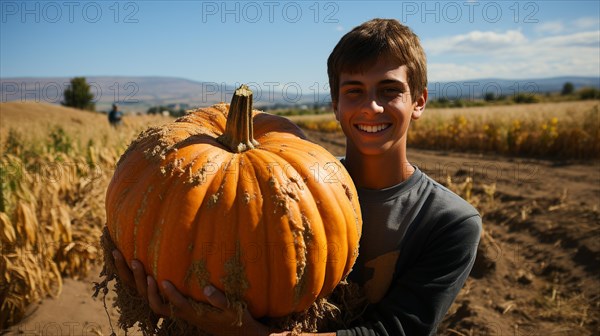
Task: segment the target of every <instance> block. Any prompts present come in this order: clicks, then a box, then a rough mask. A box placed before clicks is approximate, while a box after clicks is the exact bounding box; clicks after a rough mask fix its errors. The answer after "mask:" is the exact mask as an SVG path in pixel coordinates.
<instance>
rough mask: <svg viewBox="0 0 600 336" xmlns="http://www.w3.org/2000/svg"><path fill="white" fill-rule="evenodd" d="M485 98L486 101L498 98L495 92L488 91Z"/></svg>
mask: <svg viewBox="0 0 600 336" xmlns="http://www.w3.org/2000/svg"><path fill="white" fill-rule="evenodd" d="M483 99H484V100H485V101H486V102H491V101H494V100H496V94H495V93H493V92H486V93H485V96H483Z"/></svg>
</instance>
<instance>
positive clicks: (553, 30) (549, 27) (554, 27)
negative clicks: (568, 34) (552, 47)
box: [535, 21, 565, 34]
mask: <svg viewBox="0 0 600 336" xmlns="http://www.w3.org/2000/svg"><path fill="white" fill-rule="evenodd" d="M564 30H565V26H564V24H563V23H562V22H561V21H550V22H546V23H542V24H540V25H537V26H536V27H535V31H536V32H538V33H541V34H558V33H561V32H563V31H564Z"/></svg>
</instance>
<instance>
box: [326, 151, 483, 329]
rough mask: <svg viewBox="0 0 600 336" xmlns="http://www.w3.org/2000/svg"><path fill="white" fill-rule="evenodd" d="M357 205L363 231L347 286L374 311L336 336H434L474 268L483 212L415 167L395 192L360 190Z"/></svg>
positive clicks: (391, 188) (369, 311)
mask: <svg viewBox="0 0 600 336" xmlns="http://www.w3.org/2000/svg"><path fill="white" fill-rule="evenodd" d="M342 162H343V161H342ZM358 198H359V202H360V205H361V212H362V216H363V231H362V236H361V240H360V249H359V256H358V259H357V261H356V263H355V265H354V268H353V270H352V272H351V273H350V275H349V280H350V281H354V282H357V283H358V284H360V285H361V286H363V288H364V289H365V291H366V294H367V298H368V299H369V301H370V302H371V304H370V305H369V307H368V309H367V311H366V313H365V314H364V316H363V318H362V319H361V321H359V324H358V325H357V326H356V327H354V328H353V329H349V330H345V331H341V330H340V331H338V332H337V334H338V335H431V334H434V333H435V331H436V328H437V325H438V324H439V323H440V322H441V320H442V319H443V317H444V315H445V314H446V312H447V310H448V308H449V307H450V305H451V304H452V302H453V301H454V299H455V298H456V295H457V294H458V292H459V291H460V289H461V288H462V286H463V284H464V282H465V281H466V279H467V277H468V275H469V272H470V270H471V268H472V266H473V263H474V261H475V255H476V252H477V245H478V243H479V237H480V234H481V217H480V216H479V213H478V212H477V210H475V208H473V206H471V205H470V204H469V203H467V202H466V201H465V200H463V199H462V198H460V197H459V196H457V195H456V194H454V193H453V192H451V191H450V190H448V189H447V188H445V187H444V186H442V185H441V184H439V183H437V182H436V181H434V180H433V179H431V178H430V177H428V176H427V175H425V174H424V173H423V172H421V171H420V170H419V169H418V168H416V167H415V172H414V173H413V174H412V175H411V176H410V177H409V178H408V179H407V180H406V181H404V182H402V183H400V184H398V185H396V186H393V187H390V188H386V189H382V190H370V189H361V188H358Z"/></svg>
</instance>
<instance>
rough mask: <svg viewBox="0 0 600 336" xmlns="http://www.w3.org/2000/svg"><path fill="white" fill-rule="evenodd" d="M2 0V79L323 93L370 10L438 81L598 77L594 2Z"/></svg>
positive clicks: (599, 13)
mask: <svg viewBox="0 0 600 336" xmlns="http://www.w3.org/2000/svg"><path fill="white" fill-rule="evenodd" d="M0 3H1V18H0V20H1V21H0V22H1V29H0V77H2V78H7V77H22V76H27V77H54V76H60V77H73V76H107V75H119V76H173V77H182V78H187V79H191V80H197V81H209V82H216V83H242V82H254V83H258V84H259V85H260V84H262V85H266V86H268V85H272V86H273V85H281V86H283V85H285V84H286V83H298V84H299V85H301V86H302V87H304V88H305V90H312V91H314V90H315V89H316V88H317V87H319V88H320V90H319V91H323V90H325V89H327V87H326V85H327V84H326V83H327V76H326V65H325V62H326V59H327V56H328V55H329V53H330V52H331V50H332V48H333V47H334V45H335V44H336V43H337V41H338V40H339V39H340V38H341V37H342V35H343V34H344V33H346V32H347V31H349V30H350V29H351V28H353V27H354V26H356V25H358V24H360V23H362V22H364V21H366V20H368V19H371V18H374V17H385V18H396V19H398V20H400V21H401V22H404V23H405V24H407V25H408V26H410V27H411V28H412V29H413V30H414V31H415V32H416V33H417V35H419V36H420V38H421V41H422V43H423V45H424V46H425V50H426V53H427V55H428V64H429V65H428V67H429V80H430V81H452V80H466V79H477V78H490V77H496V78H509V79H525V78H545V77H556V76H563V75H583V76H597V77H600V23H599V17H600V7H599V2H598V1H465V0H462V1H290V2H275V1H119V2H117V1H89V2H87V1H81V2H80V1H26V2H22V1H5V0H2V1H0ZM273 83H275V84H273Z"/></svg>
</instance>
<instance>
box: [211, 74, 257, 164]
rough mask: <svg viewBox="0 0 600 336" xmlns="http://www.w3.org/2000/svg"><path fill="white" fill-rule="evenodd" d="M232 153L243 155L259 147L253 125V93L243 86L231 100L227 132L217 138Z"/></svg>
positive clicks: (226, 126)
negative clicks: (242, 153)
mask: <svg viewBox="0 0 600 336" xmlns="http://www.w3.org/2000/svg"><path fill="white" fill-rule="evenodd" d="M217 141H219V142H220V143H221V144H223V145H225V146H226V147H227V148H229V149H230V150H231V151H232V152H235V153H241V152H245V151H247V150H250V149H253V148H255V147H256V146H258V141H256V140H254V126H253V123H252V91H251V90H250V89H249V88H248V86H246V85H245V84H242V86H240V87H239V88H238V89H237V90H235V93H234V94H233V98H231V104H230V105H229V114H228V115H227V124H226V125H225V132H223V134H222V135H221V136H219V137H218V138H217Z"/></svg>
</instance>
